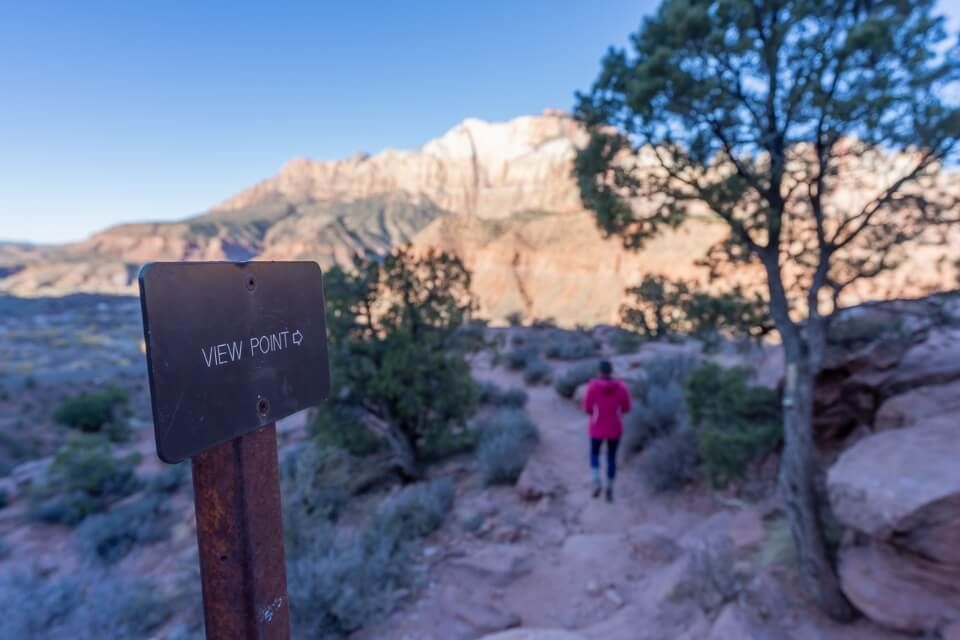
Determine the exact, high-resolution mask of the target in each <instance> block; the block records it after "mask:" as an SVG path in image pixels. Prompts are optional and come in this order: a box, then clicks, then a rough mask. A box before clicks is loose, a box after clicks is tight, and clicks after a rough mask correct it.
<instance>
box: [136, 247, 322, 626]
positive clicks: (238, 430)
mask: <svg viewBox="0 0 960 640" xmlns="http://www.w3.org/2000/svg"><path fill="white" fill-rule="evenodd" d="M140 305H141V309H142V311H143V333H144V341H145V343H146V347H147V369H148V372H149V376H150V398H151V403H152V406H153V423H154V433H155V436H156V442H157V455H158V456H159V457H160V459H161V460H163V461H164V462H168V463H176V462H180V461H183V460H185V459H187V458H190V459H191V460H192V465H193V484H194V493H195V496H196V497H195V508H196V514H197V544H198V546H199V549H200V574H201V580H202V583H203V609H204V623H205V626H206V636H207V638H209V639H211V640H220V639H224V640H226V639H229V640H236V639H249V638H264V639H268V638H269V639H286V638H289V637H290V608H289V600H288V597H287V580H286V570H285V566H284V549H283V530H282V524H281V519H280V511H281V510H280V477H279V472H278V469H277V437H276V424H275V423H276V421H277V420H278V419H280V418H283V417H286V416H288V415H291V414H293V413H295V412H297V411H300V410H302V409H306V408H308V407H311V406H313V405H316V404H318V403H320V402H321V401H323V400H324V399H325V398H326V396H327V393H328V392H329V387H330V372H329V365H328V358H327V341H326V325H325V321H324V299H323V278H322V275H321V273H320V268H319V267H318V266H317V265H316V263H313V262H245V263H230V262H157V263H152V264H148V265H146V266H145V267H143V269H142V270H141V271H140Z"/></svg>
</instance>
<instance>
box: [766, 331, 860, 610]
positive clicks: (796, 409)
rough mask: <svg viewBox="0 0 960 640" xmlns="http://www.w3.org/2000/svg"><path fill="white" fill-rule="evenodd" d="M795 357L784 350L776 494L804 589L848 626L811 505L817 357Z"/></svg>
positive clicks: (814, 506)
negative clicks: (781, 443) (781, 441)
mask: <svg viewBox="0 0 960 640" xmlns="http://www.w3.org/2000/svg"><path fill="white" fill-rule="evenodd" d="M784 346H785V347H786V346H787V345H784ZM812 346H813V349H814V350H817V349H818V348H819V345H812ZM799 351H800V349H790V348H787V383H786V388H785V390H784V398H783V437H784V448H783V457H782V459H781V461H780V478H779V480H780V492H781V494H782V497H783V501H784V507H785V509H786V513H787V519H788V521H789V523H790V530H791V532H792V533H793V540H794V543H795V544H796V548H797V556H798V560H799V564H800V572H801V575H802V576H803V579H804V582H805V583H806V585H807V588H808V589H809V590H810V593H811V595H812V596H813V597H814V599H815V600H816V601H817V603H818V604H819V605H820V607H821V609H822V610H823V611H824V612H825V613H826V614H827V615H829V616H830V617H831V618H834V619H835V620H838V621H849V620H851V619H852V618H853V617H854V614H855V612H854V609H853V607H852V606H851V605H850V603H849V602H848V601H847V598H846V596H844V594H843V591H841V589H840V582H839V580H838V578H837V574H836V569H835V567H834V564H833V561H832V559H831V557H830V554H829V551H828V549H827V543H826V540H825V539H824V536H823V526H822V520H821V518H820V510H819V505H818V501H817V492H816V477H817V472H818V468H817V465H818V462H817V452H816V449H815V447H814V442H813V386H814V378H815V363H819V353H817V354H813V357H812V358H811V354H808V353H798V352H799ZM791 352H792V353H791ZM811 360H812V361H813V362H811ZM812 365H813V366H812Z"/></svg>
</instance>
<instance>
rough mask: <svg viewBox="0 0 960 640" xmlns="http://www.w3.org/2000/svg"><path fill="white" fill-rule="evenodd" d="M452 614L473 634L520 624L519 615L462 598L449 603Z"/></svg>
mask: <svg viewBox="0 0 960 640" xmlns="http://www.w3.org/2000/svg"><path fill="white" fill-rule="evenodd" d="M451 609H452V613H453V616H454V617H455V618H456V619H457V620H459V621H460V622H462V623H464V624H465V625H467V626H468V627H469V628H470V629H472V630H473V635H476V634H490V633H494V632H497V631H503V630H504V629H512V628H513V627H518V626H520V622H521V621H520V616H518V615H517V614H516V613H513V612H512V611H506V610H504V609H502V608H500V607H496V606H494V605H492V604H489V603H482V602H473V601H471V600H470V599H469V598H464V599H462V600H460V601H459V602H457V603H455V604H453V605H451Z"/></svg>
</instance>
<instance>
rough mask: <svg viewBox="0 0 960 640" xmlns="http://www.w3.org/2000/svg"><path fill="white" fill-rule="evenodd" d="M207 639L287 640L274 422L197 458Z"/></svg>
mask: <svg viewBox="0 0 960 640" xmlns="http://www.w3.org/2000/svg"><path fill="white" fill-rule="evenodd" d="M193 487H194V492H195V494H196V496H195V508H196V513H197V543H198V545H199V548H200V574H201V579H202V582H203V614H204V624H205V626H206V636H207V638H208V640H254V639H256V640H288V639H289V638H290V603H289V599H288V597H287V574H286V567H285V566H284V550H283V525H282V521H281V511H280V473H279V470H278V464H277V430H276V426H275V424H270V425H267V426H266V427H264V428H262V429H260V430H258V431H255V432H253V433H250V434H248V435H245V436H241V437H239V438H235V439H233V440H231V441H229V442H226V443H224V444H221V445H217V446H215V447H213V448H212V449H208V450H207V451H204V452H203V453H201V454H199V455H197V456H195V457H194V458H193Z"/></svg>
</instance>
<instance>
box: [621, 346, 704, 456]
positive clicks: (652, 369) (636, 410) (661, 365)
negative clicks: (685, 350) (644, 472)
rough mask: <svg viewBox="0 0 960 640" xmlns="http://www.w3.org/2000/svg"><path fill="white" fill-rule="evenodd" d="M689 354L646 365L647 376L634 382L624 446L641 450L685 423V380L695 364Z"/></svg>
mask: <svg viewBox="0 0 960 640" xmlns="http://www.w3.org/2000/svg"><path fill="white" fill-rule="evenodd" d="M696 363H697V360H696V358H695V357H694V356H691V355H689V354H678V355H672V356H661V357H658V358H656V359H654V360H652V361H650V362H649V363H648V364H647V365H646V366H645V367H644V377H643V379H642V380H641V381H639V382H637V383H635V384H634V385H633V390H632V392H633V396H634V407H633V410H632V411H631V412H630V413H628V414H627V416H626V420H625V424H624V436H623V437H624V447H625V448H626V449H627V450H628V451H631V452H632V451H639V450H641V449H643V448H645V447H646V446H647V445H648V444H650V443H651V442H652V441H653V440H655V439H656V438H659V437H661V436H664V435H667V434H670V433H672V432H674V431H675V430H676V429H678V428H679V427H681V426H683V425H684V424H686V421H687V418H686V402H685V400H684V389H683V383H684V380H686V378H687V376H689V375H690V372H691V371H693V369H694V368H695V367H696Z"/></svg>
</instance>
